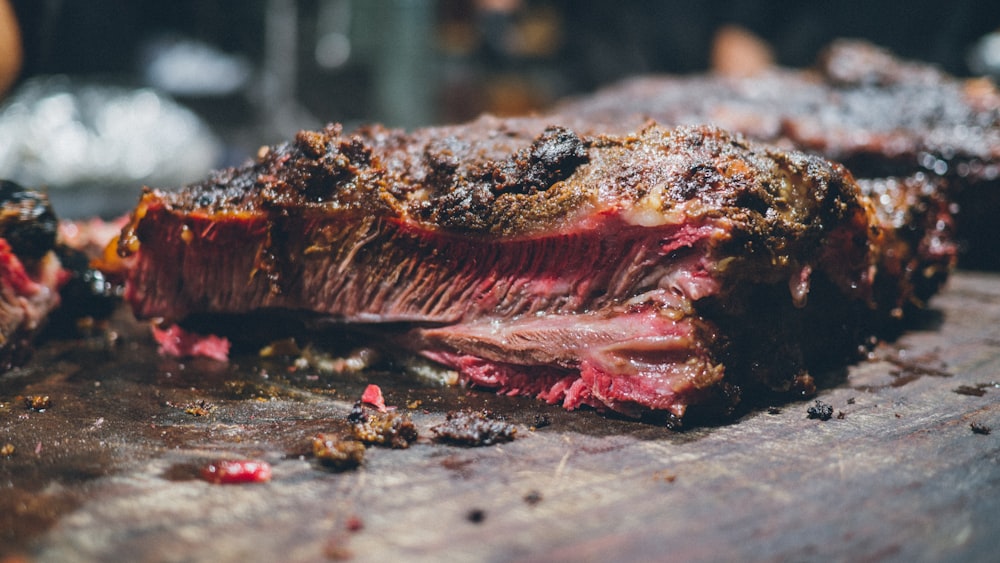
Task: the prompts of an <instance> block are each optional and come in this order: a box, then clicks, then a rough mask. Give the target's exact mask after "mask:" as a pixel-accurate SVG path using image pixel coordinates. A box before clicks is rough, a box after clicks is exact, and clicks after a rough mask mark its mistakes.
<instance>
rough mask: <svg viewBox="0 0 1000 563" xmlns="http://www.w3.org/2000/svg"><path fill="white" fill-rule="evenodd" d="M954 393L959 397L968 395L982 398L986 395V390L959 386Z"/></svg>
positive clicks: (953, 390) (970, 386)
mask: <svg viewBox="0 0 1000 563" xmlns="http://www.w3.org/2000/svg"><path fill="white" fill-rule="evenodd" d="M951 391H952V392H953V393H958V394H959V395H968V396H970V397H982V396H983V395H985V394H986V390H985V389H980V388H979V387H973V386H972V385H959V386H958V387H956V388H954V389H952V390H951Z"/></svg>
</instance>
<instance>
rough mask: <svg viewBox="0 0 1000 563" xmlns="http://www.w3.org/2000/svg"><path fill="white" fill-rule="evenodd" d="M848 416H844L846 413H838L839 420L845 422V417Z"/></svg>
mask: <svg viewBox="0 0 1000 563" xmlns="http://www.w3.org/2000/svg"><path fill="white" fill-rule="evenodd" d="M846 416H847V415H846V414H844V411H837V420H844V417H846Z"/></svg>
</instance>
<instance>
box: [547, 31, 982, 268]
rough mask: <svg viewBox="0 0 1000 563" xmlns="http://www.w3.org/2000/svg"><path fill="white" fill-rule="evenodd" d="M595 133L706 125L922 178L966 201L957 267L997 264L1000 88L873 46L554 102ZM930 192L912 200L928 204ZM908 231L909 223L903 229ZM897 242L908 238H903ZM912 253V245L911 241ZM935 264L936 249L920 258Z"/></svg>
mask: <svg viewBox="0 0 1000 563" xmlns="http://www.w3.org/2000/svg"><path fill="white" fill-rule="evenodd" d="M553 111H554V112H555V113H558V114H562V115H565V116H567V118H569V119H574V120H577V121H581V122H585V123H589V124H591V126H594V125H593V124H598V125H597V126H596V127H597V128H599V129H602V130H610V131H618V132H628V131H631V130H633V129H635V128H636V127H639V126H641V124H642V123H644V122H645V121H647V120H654V121H656V122H658V123H659V124H661V125H664V126H674V125H684V124H702V123H705V124H713V125H716V126H719V127H722V128H724V129H728V130H731V131H739V132H742V133H744V134H746V135H748V136H750V137H753V138H756V139H758V140H763V141H767V142H772V143H776V144H779V145H781V146H785V147H794V148H797V149H800V150H808V151H812V152H816V153H818V154H821V155H822V156H824V157H826V158H829V159H831V160H835V161H838V162H841V163H843V164H844V165H846V166H847V168H848V169H849V170H850V171H851V172H852V173H853V174H854V176H855V177H857V178H868V179H871V180H872V181H881V180H879V179H886V178H895V179H896V180H897V181H910V180H900V179H904V178H911V179H912V178H916V177H918V176H921V177H922V178H923V180H922V181H925V182H927V183H926V184H925V185H929V186H935V187H936V188H938V189H940V190H942V191H943V194H944V195H943V197H944V198H946V199H947V200H949V201H954V202H957V203H958V204H959V207H960V208H961V215H960V219H959V220H958V225H957V236H958V237H959V238H960V239H961V240H963V241H964V244H965V246H966V247H967V248H965V251H964V253H963V257H962V260H963V263H964V264H966V265H970V266H976V267H988V268H1000V246H998V245H995V244H993V242H992V241H993V235H992V225H993V222H994V217H995V216H996V215H997V213H998V211H1000V93H998V91H997V88H996V86H995V85H993V84H992V82H990V81H989V80H988V79H964V80H963V79H957V78H954V77H951V76H948V75H947V74H945V73H944V72H941V71H939V70H937V69H936V68H934V67H932V66H930V65H926V64H922V63H917V62H910V61H903V60H900V59H898V58H896V57H894V56H893V55H892V54H891V53H889V52H887V51H885V50H882V49H879V48H877V47H875V46H873V45H870V44H867V43H863V42H857V41H846V40H843V41H837V42H835V43H834V44H832V45H831V46H830V47H829V48H828V49H826V51H825V52H824V53H823V55H822V56H821V57H820V60H819V61H818V63H817V65H816V67H815V68H813V69H809V70H790V69H781V68H774V69H770V70H765V71H762V72H759V73H757V74H755V75H753V76H745V77H741V76H731V75H730V76H725V75H721V74H702V75H693V76H645V77H640V78H635V79H631V80H628V81H625V82H622V83H620V84H617V85H614V86H610V87H608V88H605V89H603V90H601V91H599V92H597V93H596V94H593V95H591V96H587V97H582V98H579V99H576V100H570V101H567V102H565V103H563V104H561V105H559V106H558V107H556V108H555V109H554V110H553ZM935 197H938V196H934V195H930V196H929V198H925V199H924V200H923V201H922V202H915V203H918V205H925V204H926V205H935V203H934V199H935ZM907 228H908V227H907ZM900 238H901V239H909V238H910V237H909V236H908V235H907V234H905V233H901V234H900ZM913 250H919V249H913ZM915 258H916V260H917V261H921V260H928V261H929V262H930V263H929V265H930V266H931V267H932V268H934V269H938V268H940V267H941V266H942V264H941V261H940V256H938V255H929V256H921V255H919V254H916V255H915Z"/></svg>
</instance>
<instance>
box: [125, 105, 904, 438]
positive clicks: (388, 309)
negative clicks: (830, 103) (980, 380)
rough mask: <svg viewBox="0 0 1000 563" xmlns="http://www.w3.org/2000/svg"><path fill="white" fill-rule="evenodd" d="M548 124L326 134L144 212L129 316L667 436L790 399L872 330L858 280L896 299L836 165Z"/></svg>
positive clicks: (726, 137)
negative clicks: (323, 346) (615, 416)
mask: <svg viewBox="0 0 1000 563" xmlns="http://www.w3.org/2000/svg"><path fill="white" fill-rule="evenodd" d="M552 122H553V120H552V119H551V118H538V119H527V118H526V119H513V120H499V119H494V118H489V117H484V118H481V119H479V120H477V121H475V122H472V123H469V124H466V125H461V126H453V127H441V128H429V129H422V130H418V131H415V132H412V133H406V132H402V131H396V130H387V129H383V128H380V127H367V128H362V129H359V130H357V131H355V132H353V133H350V134H345V133H344V132H343V131H342V130H341V128H340V127H338V126H330V127H328V128H326V129H325V130H323V131H318V132H301V133H299V134H298V135H297V137H296V139H295V141H294V142H292V143H288V144H285V145H281V146H277V147H271V148H269V149H266V150H263V151H261V153H260V155H259V158H258V159H257V160H256V161H255V162H252V163H248V164H247V165H245V166H242V167H239V168H234V169H228V170H224V171H221V172H218V173H215V174H214V175H212V176H211V177H210V178H209V179H208V180H206V181H204V182H202V183H199V184H195V185H190V186H187V187H184V188H182V189H180V190H176V191H160V190H148V191H147V192H146V193H145V194H144V195H143V197H142V199H141V201H140V203H139V205H138V207H137V209H136V210H135V212H134V214H133V218H132V221H131V223H130V224H129V225H128V226H127V227H126V228H125V229H124V230H123V232H122V236H121V238H120V240H119V250H120V253H121V254H122V255H123V256H124V257H125V258H124V259H125V264H126V266H127V268H126V272H125V275H126V290H125V291H126V299H127V300H128V301H129V302H130V303H131V305H132V307H133V309H134V311H135V313H136V314H137V315H138V316H140V317H145V318H151V317H161V318H163V319H165V320H166V321H167V322H188V323H191V322H192V319H196V318H205V317H206V316H213V315H233V314H236V315H244V314H258V315H259V314H267V313H279V312H291V313H293V314H300V315H303V316H308V317H310V318H316V317H320V318H325V319H327V320H328V321H330V322H333V323H337V324H340V325H343V326H348V327H356V328H358V329H359V330H366V331H373V332H380V333H381V334H383V335H384V342H386V343H388V344H389V347H390V348H392V349H396V350H398V349H403V350H409V351H410V352H412V353H415V354H420V355H423V356H424V357H426V358H429V359H431V360H433V361H435V362H438V363H440V364H442V365H444V366H446V367H448V368H451V369H454V370H456V371H458V373H459V374H460V377H461V378H462V379H463V380H464V381H466V382H469V383H472V384H475V385H477V386H482V387H487V388H492V389H496V390H498V391H500V392H505V393H519V394H531V395H537V396H539V397H540V398H542V399H544V400H546V401H548V402H552V403H556V402H559V403H562V404H563V405H564V406H565V407H566V408H570V409H572V408H577V407H580V406H584V405H589V406H592V407H596V408H598V409H610V410H613V411H617V412H621V413H625V414H627V415H631V416H640V415H642V414H643V413H647V412H651V411H658V412H662V413H666V415H667V417H668V418H669V419H671V420H673V421H678V420H679V419H680V417H682V416H683V415H684V414H685V412H686V410H687V409H688V407H689V406H690V405H706V406H707V405H713V406H715V407H719V408H722V409H723V410H725V409H727V408H730V407H731V406H732V405H734V404H735V402H736V401H738V399H739V396H740V390H741V388H746V387H757V386H765V387H768V388H772V389H782V390H789V389H794V390H808V389H809V388H810V386H811V379H810V378H809V376H808V371H807V370H808V368H809V367H810V365H812V364H813V363H814V362H816V361H821V360H824V359H831V358H836V357H842V356H841V354H843V353H845V351H847V350H853V349H855V346H856V344H857V343H858V342H859V338H860V337H861V336H864V335H867V331H869V330H871V328H872V322H873V319H874V318H875V316H876V315H879V314H881V313H879V312H880V311H884V310H885V309H886V307H880V305H879V303H877V302H876V299H879V298H882V297H886V296H885V295H879V294H878V291H876V290H877V289H878V287H877V285H876V280H879V279H881V280H883V281H882V282H881V287H885V288H891V289H890V290H887V291H886V293H887V294H888V295H887V297H888V298H889V299H890V301H892V303H893V304H894V303H896V302H897V301H898V300H899V299H903V300H906V299H908V298H909V296H907V295H900V294H899V293H900V292H901V291H906V290H905V287H906V284H903V283H900V282H899V279H898V277H899V276H900V275H903V274H901V273H898V272H897V273H887V274H883V273H882V272H880V271H879V270H878V265H879V264H880V262H881V260H882V258H881V254H880V253H881V252H882V250H883V249H884V248H885V245H886V241H887V239H886V237H887V234H886V233H885V232H884V231H883V229H882V228H881V226H880V220H879V219H878V216H877V211H876V209H875V208H874V206H873V205H872V203H871V202H870V200H869V199H868V198H867V197H866V196H865V195H863V193H862V192H861V190H860V188H859V187H858V185H857V184H856V183H855V182H854V180H853V179H852V177H851V175H850V174H849V173H848V172H847V171H846V170H845V169H844V168H843V167H842V166H840V165H837V164H833V163H831V162H829V161H826V160H824V159H822V158H819V157H816V156H810V155H807V154H803V153H799V152H795V151H782V150H779V149H776V148H773V147H770V146H766V145H760V144H756V143H753V142H749V141H746V140H744V139H743V138H742V137H740V136H738V135H731V134H728V133H725V132H723V131H721V130H718V129H715V128H712V127H685V128H679V129H664V128H661V127H658V126H648V127H646V128H644V129H642V130H640V131H638V132H636V133H631V134H622V135H607V136H605V135H594V136H588V135H581V134H578V133H576V132H574V131H573V130H571V129H568V128H565V127H559V126H550V124H551V123H552ZM888 236H890V237H892V236H894V235H892V233H889V235H888ZM380 329H381V330H380Z"/></svg>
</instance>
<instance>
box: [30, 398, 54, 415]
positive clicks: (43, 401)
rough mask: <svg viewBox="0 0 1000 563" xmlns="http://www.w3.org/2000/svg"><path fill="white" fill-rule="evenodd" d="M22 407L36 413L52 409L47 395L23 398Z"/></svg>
mask: <svg viewBox="0 0 1000 563" xmlns="http://www.w3.org/2000/svg"><path fill="white" fill-rule="evenodd" d="M24 406H25V407H27V408H29V409H31V410H33V411H37V412H45V410H46V409H50V408H52V399H50V398H49V396H48V395H28V396H27V397H25V398H24Z"/></svg>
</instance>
